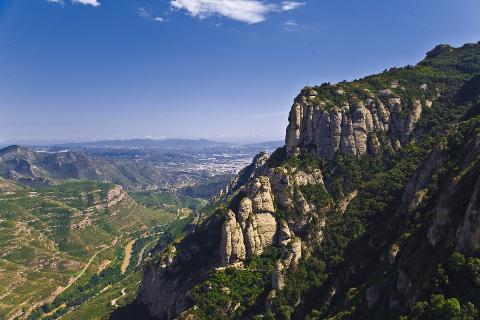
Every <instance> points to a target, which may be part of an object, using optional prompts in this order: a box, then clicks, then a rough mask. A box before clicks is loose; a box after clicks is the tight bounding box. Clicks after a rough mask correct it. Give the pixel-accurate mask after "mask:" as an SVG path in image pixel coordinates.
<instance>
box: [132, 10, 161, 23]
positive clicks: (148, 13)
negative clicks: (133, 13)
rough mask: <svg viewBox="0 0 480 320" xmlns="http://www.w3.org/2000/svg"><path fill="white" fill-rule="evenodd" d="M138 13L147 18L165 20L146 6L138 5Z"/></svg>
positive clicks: (157, 20)
mask: <svg viewBox="0 0 480 320" xmlns="http://www.w3.org/2000/svg"><path fill="white" fill-rule="evenodd" d="M138 15H139V16H140V17H142V18H144V19H147V20H151V21H155V22H165V19H164V18H162V17H159V16H155V15H153V14H152V13H151V12H150V11H149V10H148V9H147V8H146V7H139V8H138Z"/></svg>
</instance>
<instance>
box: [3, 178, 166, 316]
mask: <svg viewBox="0 0 480 320" xmlns="http://www.w3.org/2000/svg"><path fill="white" fill-rule="evenodd" d="M10 184H11V183H10ZM174 218H175V214H169V213H168V212H166V211H154V210H152V209H147V208H145V207H143V206H141V205H139V204H138V203H136V202H135V201H134V200H133V199H132V198H131V197H130V196H129V195H128V194H126V193H125V192H124V191H123V190H122V188H121V187H119V186H115V185H112V184H109V183H101V182H94V181H78V182H62V183H60V184H57V185H55V186H43V187H35V188H29V187H21V186H18V185H17V186H15V188H10V189H9V190H8V191H4V192H2V193H1V194H0V229H1V233H2V237H1V239H0V247H1V248H2V250H1V256H0V276H1V277H0V278H1V279H2V280H1V285H0V288H1V289H0V306H1V307H0V310H1V311H0V318H2V319H3V318H6V319H10V318H12V317H13V316H14V315H17V316H22V314H23V316H24V315H28V314H31V313H32V312H34V311H35V309H36V308H39V307H42V306H45V305H48V304H49V303H51V302H53V301H54V300H55V303H56V306H59V305H61V304H62V303H65V307H66V308H64V309H63V310H62V312H63V313H65V312H66V311H68V310H69V308H72V307H74V306H76V305H78V304H79V301H78V300H79V299H80V301H85V300H86V299H89V298H90V297H91V295H92V294H98V292H99V291H100V289H102V288H103V286H106V284H108V282H109V281H112V280H114V279H116V280H121V278H122V277H121V276H120V275H119V271H118V269H120V265H121V264H122V257H123V253H124V247H125V246H126V244H127V243H128V242H129V241H131V240H137V241H139V245H140V243H143V245H145V244H146V243H145V240H147V239H150V241H151V238H152V236H153V235H155V234H156V235H157V236H158V233H159V232H160V231H161V230H162V229H163V228H164V226H165V224H166V223H168V222H169V221H172V220H173V219H174ZM140 239H142V240H141V241H140ZM135 252H136V253H137V255H138V251H135ZM132 261H135V259H132ZM132 264H133V262H132ZM132 270H133V269H132ZM97 273H98V274H99V278H98V279H97V281H96V282H95V283H92V284H90V285H89V287H88V288H89V289H88V290H86V289H83V290H81V291H80V292H77V291H78V288H79V286H80V287H81V286H82V285H83V286H86V284H85V282H87V284H88V283H89V281H90V282H91V280H89V279H91V277H92V276H93V275H95V274H97ZM102 285H103V286H102ZM98 287H99V289H98V290H97V288H98ZM67 288H68V289H67ZM73 297H75V299H76V300H77V301H75V300H74V299H73ZM44 308H47V307H44ZM45 310H47V309H45ZM23 316H22V317H23Z"/></svg>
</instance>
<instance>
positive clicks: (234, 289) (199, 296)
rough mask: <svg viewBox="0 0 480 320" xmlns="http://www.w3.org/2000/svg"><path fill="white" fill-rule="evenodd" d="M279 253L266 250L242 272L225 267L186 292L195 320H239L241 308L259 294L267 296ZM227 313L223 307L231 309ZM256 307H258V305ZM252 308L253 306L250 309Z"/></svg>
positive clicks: (255, 298) (253, 303)
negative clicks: (189, 296) (233, 308)
mask: <svg viewBox="0 0 480 320" xmlns="http://www.w3.org/2000/svg"><path fill="white" fill-rule="evenodd" d="M279 256H280V252H279V251H278V249H275V248H272V247H270V248H268V249H267V250H265V252H264V253H263V254H262V255H261V256H258V257H254V258H253V259H252V260H251V261H249V262H248V263H247V264H246V266H245V268H244V269H234V268H227V269H226V270H223V271H217V272H214V273H213V274H212V275H211V276H210V277H209V280H208V281H206V282H204V283H202V284H199V285H197V286H196V287H195V288H194V289H193V290H192V291H191V293H190V295H191V298H192V299H193V300H194V301H195V303H196V306H197V307H196V308H195V309H194V310H193V313H194V314H195V318H196V319H218V320H227V319H241V317H242V315H243V314H244V313H245V312H246V311H247V310H246V309H245V306H252V307H253V306H255V304H256V302H257V299H258V298H259V297H260V296H261V295H265V294H268V289H269V287H270V284H271V278H272V272H273V268H274V265H275V261H276V259H278V258H279ZM237 304H238V307H237V308H235V311H233V313H230V312H229V311H228V310H229V309H228V308H225V306H226V305H230V306H235V305H237ZM258 307H259V308H262V307H261V306H260V305H259V306H258ZM253 308H254V307H253Z"/></svg>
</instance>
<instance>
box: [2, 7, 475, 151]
mask: <svg viewBox="0 0 480 320" xmlns="http://www.w3.org/2000/svg"><path fill="white" fill-rule="evenodd" d="M479 40H480V1H478V0H456V1H453V0H422V1H418V0H402V1H385V0H365V1H360V0H298V1H281V0H138V1H135V0H63V1H60V0H50V1H47V0H2V1H1V2H0V142H1V141H4V142H5V141H8V142H15V141H20V142H21V141H28V142H32V141H48V140H63V139H66V140H90V139H111V138H129V137H146V136H150V137H183V138H187V137H188V138H210V139H231V140H270V139H283V135H284V131H285V126H286V122H287V116H288V111H289V109H290V106H291V103H292V101H293V98H294V97H295V96H296V95H297V93H298V92H299V90H300V89H301V88H302V87H303V86H305V85H314V84H320V83H322V82H326V81H330V82H336V81H341V80H344V79H346V80H352V79H355V78H359V77H362V76H365V75H368V74H371V73H376V72H381V71H382V70H383V69H385V68H388V67H392V66H402V65H405V64H414V63H416V62H417V61H419V60H420V59H422V58H423V57H424V54H425V52H426V51H428V50H429V49H431V48H432V47H433V46H434V45H436V44H439V43H449V44H452V45H461V44H463V43H465V42H477V41H479Z"/></svg>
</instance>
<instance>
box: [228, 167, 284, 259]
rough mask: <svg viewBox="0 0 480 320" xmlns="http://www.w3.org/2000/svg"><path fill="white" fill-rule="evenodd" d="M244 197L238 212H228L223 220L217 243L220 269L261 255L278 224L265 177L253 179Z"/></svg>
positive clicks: (271, 195) (275, 231)
mask: <svg viewBox="0 0 480 320" xmlns="http://www.w3.org/2000/svg"><path fill="white" fill-rule="evenodd" d="M246 193H247V196H246V197H245V198H243V199H242V200H241V201H240V204H239V208H238V212H237V213H236V214H235V213H234V212H232V211H231V210H229V211H228V212H227V214H226V217H225V222H224V224H223V229H222V241H221V243H220V260H221V263H222V265H223V266H228V265H232V264H235V263H241V262H243V261H245V259H246V258H250V257H252V256H254V255H260V254H262V252H263V249H264V248H265V247H267V246H269V245H272V244H273V243H274V238H275V235H276V233H277V222H276V220H275V217H274V216H273V215H272V213H274V211H275V208H274V204H273V194H272V190H271V187H270V181H269V179H268V177H265V176H260V177H258V178H255V179H253V180H252V181H251V182H250V183H249V184H248V185H247V187H246Z"/></svg>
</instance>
